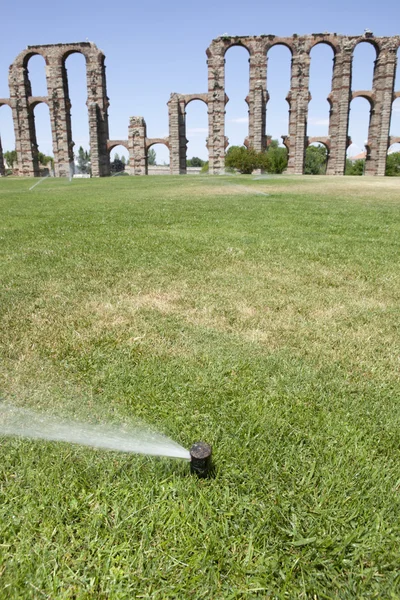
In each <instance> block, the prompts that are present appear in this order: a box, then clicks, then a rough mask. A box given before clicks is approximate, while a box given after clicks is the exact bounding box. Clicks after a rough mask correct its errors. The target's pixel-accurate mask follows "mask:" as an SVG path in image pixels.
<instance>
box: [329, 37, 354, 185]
mask: <svg viewBox="0 0 400 600" xmlns="http://www.w3.org/2000/svg"><path fill="white" fill-rule="evenodd" d="M352 56H353V47H352V45H351V44H349V43H348V42H346V40H345V41H344V43H342V44H341V48H340V49H338V50H337V52H336V55H335V58H334V59H333V76H332V91H331V93H330V94H329V97H328V100H329V102H330V104H331V110H330V117H329V138H330V142H331V148H330V152H329V156H328V164H327V167H326V174H327V175H344V171H345V168H346V152H347V146H348V128H349V113H350V101H351V64H352Z"/></svg>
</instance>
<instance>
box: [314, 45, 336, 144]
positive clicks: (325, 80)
mask: <svg viewBox="0 0 400 600" xmlns="http://www.w3.org/2000/svg"><path fill="white" fill-rule="evenodd" d="M336 52H337V46H336V44H334V43H333V42H332V41H329V40H325V39H317V40H315V43H312V44H311V48H310V51H309V55H310V81H309V90H310V96H309V103H308V116H307V133H308V134H311V135H312V136H316V135H318V136H320V137H321V136H322V137H324V138H326V136H327V134H328V130H329V121H330V115H331V111H332V96H331V94H332V79H333V68H334V64H335V56H336ZM328 54H329V56H328ZM325 65H326V68H325ZM328 65H329V69H328ZM317 77H318V86H317V85H315V86H314V83H315V82H316V81H317ZM325 102H326V103H327V104H325Z"/></svg>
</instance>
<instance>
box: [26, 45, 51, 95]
mask: <svg viewBox="0 0 400 600" xmlns="http://www.w3.org/2000/svg"><path fill="white" fill-rule="evenodd" d="M26 68H27V74H28V78H29V82H30V86H31V90H30V91H31V93H30V95H31V96H47V81H46V61H45V60H44V58H43V56H41V54H34V55H33V56H31V57H30V58H29V60H28V62H27V65H26Z"/></svg>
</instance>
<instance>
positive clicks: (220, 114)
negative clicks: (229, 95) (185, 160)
mask: <svg viewBox="0 0 400 600" xmlns="http://www.w3.org/2000/svg"><path fill="white" fill-rule="evenodd" d="M207 65H208V139H207V147H208V159H209V163H208V164H209V173H210V174H211V175H214V174H219V173H223V172H224V170H225V59H224V55H223V52H222V49H220V48H218V52H214V53H211V52H210V51H209V54H208V60H207Z"/></svg>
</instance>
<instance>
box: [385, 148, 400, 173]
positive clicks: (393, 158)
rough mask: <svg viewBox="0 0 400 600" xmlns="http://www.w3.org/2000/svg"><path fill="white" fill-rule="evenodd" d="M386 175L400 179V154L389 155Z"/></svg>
mask: <svg viewBox="0 0 400 600" xmlns="http://www.w3.org/2000/svg"><path fill="white" fill-rule="evenodd" d="M385 175H389V176H391V177H400V152H393V153H392V154H388V157H387V159H386V171H385Z"/></svg>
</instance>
